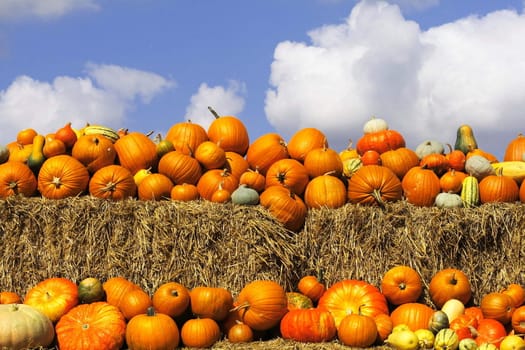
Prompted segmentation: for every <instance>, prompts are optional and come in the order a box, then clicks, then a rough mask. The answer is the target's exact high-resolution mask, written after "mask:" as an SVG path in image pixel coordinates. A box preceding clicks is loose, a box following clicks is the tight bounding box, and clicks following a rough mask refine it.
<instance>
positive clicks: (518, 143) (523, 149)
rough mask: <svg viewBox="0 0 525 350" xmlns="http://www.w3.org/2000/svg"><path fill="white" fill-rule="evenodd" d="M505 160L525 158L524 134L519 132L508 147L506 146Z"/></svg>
mask: <svg viewBox="0 0 525 350" xmlns="http://www.w3.org/2000/svg"><path fill="white" fill-rule="evenodd" d="M503 160H504V161H514V160H525V136H523V134H521V133H520V134H518V136H517V137H516V138H514V139H512V140H511V141H510V142H509V143H508V145H507V148H505V154H504V156H503Z"/></svg>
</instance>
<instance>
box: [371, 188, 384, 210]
mask: <svg viewBox="0 0 525 350" xmlns="http://www.w3.org/2000/svg"><path fill="white" fill-rule="evenodd" d="M372 197H374V199H375V200H376V202H377V204H379V206H380V207H381V208H383V209H384V208H385V201H384V200H383V198H382V197H381V191H379V190H378V189H377V188H375V189H374V191H373V192H372Z"/></svg>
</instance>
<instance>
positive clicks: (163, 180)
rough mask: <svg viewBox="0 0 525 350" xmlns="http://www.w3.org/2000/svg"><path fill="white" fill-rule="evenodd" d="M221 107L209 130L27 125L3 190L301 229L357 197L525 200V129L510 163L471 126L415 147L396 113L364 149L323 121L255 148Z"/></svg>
mask: <svg viewBox="0 0 525 350" xmlns="http://www.w3.org/2000/svg"><path fill="white" fill-rule="evenodd" d="M210 110H211V111H213V109H210ZM213 112H214V111H213ZM214 114H215V116H216V118H215V120H214V121H213V122H212V123H211V125H210V126H209V128H208V130H205V129H204V128H203V127H202V126H200V125H199V124H194V123H191V122H190V121H186V122H180V123H177V124H174V125H173V126H172V127H171V128H170V129H169V131H168V132H167V133H166V135H165V137H164V138H162V136H161V135H157V137H155V138H152V137H150V136H151V135H149V134H144V133H141V132H137V131H134V132H128V131H127V130H124V129H120V130H114V129H111V128H108V127H105V126H100V125H87V126H85V127H83V128H81V129H78V130H77V129H74V128H72V126H71V124H70V123H69V124H67V125H65V126H63V127H61V128H59V129H58V130H57V131H56V132H55V133H52V134H48V135H45V136H44V135H41V134H39V133H38V132H37V131H35V130H34V129H31V128H29V129H24V130H20V131H19V132H18V134H17V137H16V140H14V141H13V142H11V143H9V144H8V145H6V146H4V147H3V148H0V163H2V164H0V197H2V198H5V197H8V196H12V195H17V194H21V195H24V196H34V195H37V194H38V195H41V196H43V197H45V198H50V199H62V198H67V197H72V196H78V195H80V194H86V193H89V194H90V195H92V196H94V197H101V198H107V199H113V200H120V199H125V198H130V197H131V198H138V199H141V200H158V199H166V198H171V199H173V200H183V201H188V200H196V199H205V200H210V201H214V202H221V203H222V202H229V201H232V202H233V203H235V204H259V203H260V204H261V205H263V206H264V207H266V208H268V209H269V210H270V212H271V213H272V214H273V215H274V216H275V217H276V218H277V219H278V220H279V221H281V222H282V223H283V224H284V225H285V226H286V227H287V228H288V229H291V230H294V231H297V230H300V229H301V227H302V226H303V224H304V220H305V217H306V214H307V210H308V209H310V208H320V207H328V208H338V207H341V206H343V205H345V204H346V203H355V204H363V205H380V206H383V205H384V204H385V203H386V202H391V201H398V200H402V199H404V200H406V201H408V202H410V203H412V204H414V205H418V206H433V205H437V206H440V207H462V206H467V207H472V206H477V205H479V204H483V203H488V202H517V201H522V202H525V185H521V184H522V182H523V179H524V178H525V161H524V158H523V157H524V155H525V137H524V136H522V135H519V136H518V137H517V138H516V139H514V140H512V141H510V142H509V145H508V147H507V150H506V153H505V157H504V160H503V161H501V162H500V161H498V159H496V157H495V156H493V155H492V154H490V153H488V152H486V151H483V150H482V149H480V148H478V145H477V142H476V139H475V137H474V133H473V131H472V129H471V127H470V126H468V125H462V126H460V127H459V128H458V133H457V138H456V143H455V145H454V148H452V146H449V147H448V148H449V149H448V150H447V149H446V145H444V144H442V143H440V142H438V141H433V140H426V141H424V142H422V143H421V144H420V145H418V146H417V147H416V149H414V150H412V149H410V148H407V147H405V139H404V137H403V136H402V134H401V133H399V132H398V131H395V130H392V129H389V127H388V124H387V122H386V121H385V120H383V119H380V118H371V119H370V120H368V121H367V122H366V123H365V124H364V126H363V135H362V137H361V138H360V139H359V140H358V142H357V143H356V148H355V149H354V148H352V147H351V146H349V147H348V149H345V150H342V151H340V152H337V151H335V150H334V149H332V148H330V147H329V145H328V142H327V138H326V135H324V134H323V132H321V131H320V130H318V129H316V128H304V129H301V130H298V131H297V132H296V133H295V134H294V135H293V136H292V137H291V138H290V140H288V142H286V141H285V140H284V139H283V138H282V137H281V136H280V135H279V134H277V133H267V134H264V135H262V136H261V137H259V138H258V139H256V140H255V141H253V142H252V143H251V144H250V139H249V136H248V133H247V129H246V127H245V125H244V124H243V123H242V121H241V120H239V119H238V118H236V117H234V116H219V115H217V113H215V112H214Z"/></svg>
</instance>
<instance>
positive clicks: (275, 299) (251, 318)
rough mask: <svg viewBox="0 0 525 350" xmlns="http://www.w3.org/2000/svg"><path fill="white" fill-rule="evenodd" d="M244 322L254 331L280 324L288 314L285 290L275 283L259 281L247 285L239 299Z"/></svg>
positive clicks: (238, 306) (238, 307)
mask: <svg viewBox="0 0 525 350" xmlns="http://www.w3.org/2000/svg"><path fill="white" fill-rule="evenodd" d="M235 305H236V309H237V310H239V313H240V317H241V320H242V322H244V323H245V324H247V325H248V326H250V327H251V328H252V329H254V330H259V331H264V330H268V329H270V328H272V327H274V326H276V325H278V324H279V322H280V321H281V318H282V317H283V316H284V315H285V314H286V313H287V312H288V298H287V297H286V292H285V290H284V288H283V287H282V286H281V285H280V284H278V283H277V282H274V281H267V280H257V281H253V282H250V283H248V284H247V285H245V286H244V287H243V288H242V289H241V291H240V293H239V295H238V296H237V299H236V300H235Z"/></svg>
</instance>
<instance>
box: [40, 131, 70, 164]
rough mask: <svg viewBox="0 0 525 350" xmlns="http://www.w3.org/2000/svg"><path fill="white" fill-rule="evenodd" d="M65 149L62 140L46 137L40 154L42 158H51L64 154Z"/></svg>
mask: <svg viewBox="0 0 525 350" xmlns="http://www.w3.org/2000/svg"><path fill="white" fill-rule="evenodd" d="M66 152H67V148H66V145H65V144H64V142H63V141H62V140H59V139H56V138H55V137H54V134H53V136H49V135H46V140H45V143H44V147H43V148H42V153H43V154H44V157H46V158H51V157H54V156H58V155H59V154H66Z"/></svg>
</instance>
